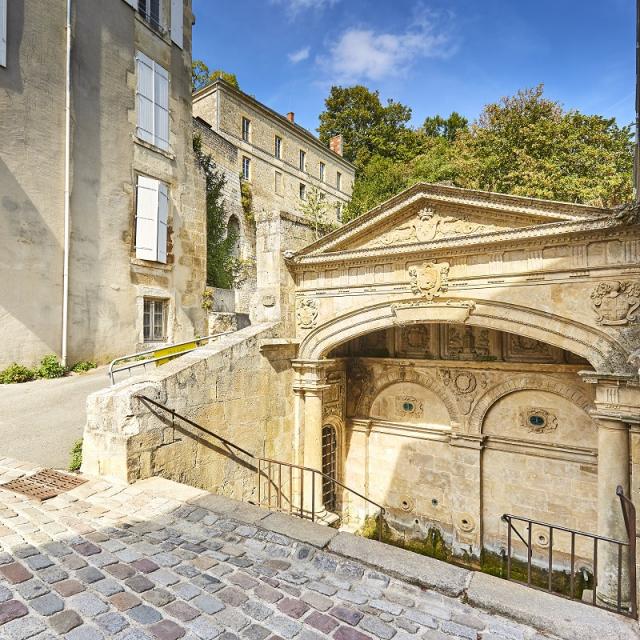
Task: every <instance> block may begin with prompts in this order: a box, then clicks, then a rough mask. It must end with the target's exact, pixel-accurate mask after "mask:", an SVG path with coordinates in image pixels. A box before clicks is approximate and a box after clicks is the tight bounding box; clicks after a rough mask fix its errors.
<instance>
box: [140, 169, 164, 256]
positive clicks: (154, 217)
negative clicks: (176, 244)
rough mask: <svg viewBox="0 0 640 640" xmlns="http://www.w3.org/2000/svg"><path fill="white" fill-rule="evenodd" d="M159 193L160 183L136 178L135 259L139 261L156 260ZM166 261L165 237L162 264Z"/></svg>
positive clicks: (143, 177) (150, 179)
mask: <svg viewBox="0 0 640 640" xmlns="http://www.w3.org/2000/svg"><path fill="white" fill-rule="evenodd" d="M159 193H160V182H159V181H158V180H154V179H153V178H147V177H146V176H138V197H137V208H136V258H140V259H141V260H154V261H155V260H158V235H159V234H158V228H159V224H158V211H159V206H158V205H159V200H160V198H159ZM165 229H166V224H165ZM165 236H166V231H165ZM166 260H167V253H166V237H165V252H164V262H166Z"/></svg>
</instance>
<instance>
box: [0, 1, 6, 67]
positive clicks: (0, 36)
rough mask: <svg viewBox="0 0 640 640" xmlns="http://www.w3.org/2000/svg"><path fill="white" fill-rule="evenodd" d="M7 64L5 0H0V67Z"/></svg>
mask: <svg viewBox="0 0 640 640" xmlns="http://www.w3.org/2000/svg"><path fill="white" fill-rule="evenodd" d="M6 66H7V0H0V67H6Z"/></svg>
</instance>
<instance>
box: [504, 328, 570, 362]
mask: <svg viewBox="0 0 640 640" xmlns="http://www.w3.org/2000/svg"><path fill="white" fill-rule="evenodd" d="M503 346H504V359H505V361H506V362H540V363H544V362H546V363H560V362H563V361H564V358H563V353H562V349H558V348H557V347H552V346H551V345H550V344H546V343H545V342H539V341H538V340H534V339H533V338H527V337H526V336H520V335H515V334H511V333H505V334H503Z"/></svg>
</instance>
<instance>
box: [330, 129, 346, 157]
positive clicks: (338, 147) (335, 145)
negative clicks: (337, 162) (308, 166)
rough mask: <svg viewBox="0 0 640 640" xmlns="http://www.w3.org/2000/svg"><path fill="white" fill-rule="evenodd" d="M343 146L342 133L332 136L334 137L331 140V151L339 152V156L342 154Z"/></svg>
mask: <svg viewBox="0 0 640 640" xmlns="http://www.w3.org/2000/svg"><path fill="white" fill-rule="evenodd" d="M342 146H343V140H342V134H338V135H337V136H332V138H331V139H330V140H329V149H331V151H333V152H334V153H337V154H338V155H339V156H341V155H342Z"/></svg>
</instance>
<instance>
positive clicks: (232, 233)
mask: <svg viewBox="0 0 640 640" xmlns="http://www.w3.org/2000/svg"><path fill="white" fill-rule="evenodd" d="M241 236H242V230H241V227H240V221H239V220H238V218H237V216H235V215H231V216H229V220H228V221H227V238H232V239H233V245H232V247H231V255H232V256H233V257H234V258H240V257H241V255H240V253H241V249H240V245H241V239H242V238H241Z"/></svg>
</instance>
